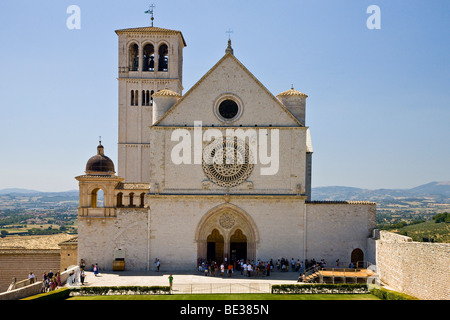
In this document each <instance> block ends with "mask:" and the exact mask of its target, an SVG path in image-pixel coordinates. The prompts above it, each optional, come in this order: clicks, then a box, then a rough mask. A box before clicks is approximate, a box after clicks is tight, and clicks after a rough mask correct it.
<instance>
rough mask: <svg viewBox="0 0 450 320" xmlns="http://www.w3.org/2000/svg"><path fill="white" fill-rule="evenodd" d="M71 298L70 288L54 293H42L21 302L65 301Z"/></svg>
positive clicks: (54, 291)
mask: <svg viewBox="0 0 450 320" xmlns="http://www.w3.org/2000/svg"><path fill="white" fill-rule="evenodd" d="M69 296H70V289H69V288H61V289H56V290H53V291H49V292H45V293H40V294H37V295H34V296H31V297H27V298H23V299H20V300H65V299H67V298H68V297H69Z"/></svg>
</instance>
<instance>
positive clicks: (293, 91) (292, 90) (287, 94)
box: [277, 88, 308, 98]
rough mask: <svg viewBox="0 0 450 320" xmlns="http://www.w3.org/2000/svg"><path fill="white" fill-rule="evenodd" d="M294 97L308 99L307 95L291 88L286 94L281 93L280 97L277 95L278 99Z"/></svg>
mask: <svg viewBox="0 0 450 320" xmlns="http://www.w3.org/2000/svg"><path fill="white" fill-rule="evenodd" d="M292 96H300V97H305V98H308V96H307V95H306V94H304V93H303V92H300V91H297V90H294V88H291V89H289V90H287V91H284V92H282V93H280V94H279V95H277V97H292Z"/></svg>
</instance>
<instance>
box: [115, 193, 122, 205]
mask: <svg viewBox="0 0 450 320" xmlns="http://www.w3.org/2000/svg"><path fill="white" fill-rule="evenodd" d="M116 200H117V201H116V202H117V204H116V207H117V208H121V207H123V193H122V192H119V193H118V194H117V199H116Z"/></svg>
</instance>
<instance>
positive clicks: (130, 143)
mask: <svg viewBox="0 0 450 320" xmlns="http://www.w3.org/2000/svg"><path fill="white" fill-rule="evenodd" d="M152 18H153V17H152ZM116 34H117V35H118V37H119V76H118V81H119V142H118V174H119V176H121V177H124V178H125V182H130V183H149V182H150V165H149V161H150V131H149V126H151V125H152V123H153V94H155V93H156V92H158V91H161V90H165V89H166V90H170V91H173V92H175V93H177V94H179V95H181V94H182V91H183V85H182V68H183V49H184V47H186V42H185V40H184V38H183V35H182V33H181V32H180V31H176V30H169V29H163V28H159V27H154V26H153V19H152V26H151V27H141V28H131V29H121V30H116Z"/></svg>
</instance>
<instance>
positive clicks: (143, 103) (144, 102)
mask: <svg viewBox="0 0 450 320" xmlns="http://www.w3.org/2000/svg"><path fill="white" fill-rule="evenodd" d="M145 98H146V95H145V90H142V105H143V106H146V101H145Z"/></svg>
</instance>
